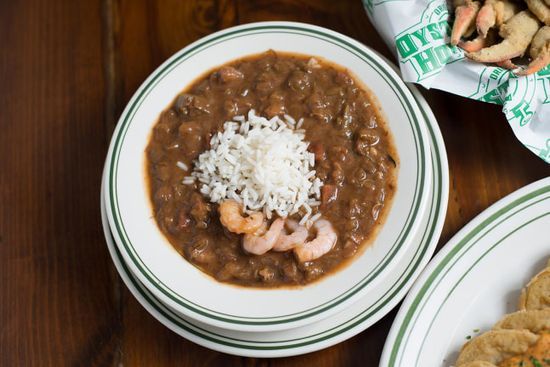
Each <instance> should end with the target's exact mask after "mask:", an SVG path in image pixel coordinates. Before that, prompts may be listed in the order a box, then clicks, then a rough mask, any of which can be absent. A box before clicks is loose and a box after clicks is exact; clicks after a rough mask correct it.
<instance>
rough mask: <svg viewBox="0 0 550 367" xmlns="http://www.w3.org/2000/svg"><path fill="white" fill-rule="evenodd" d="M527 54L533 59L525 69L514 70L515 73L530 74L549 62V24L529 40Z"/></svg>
mask: <svg viewBox="0 0 550 367" xmlns="http://www.w3.org/2000/svg"><path fill="white" fill-rule="evenodd" d="M529 55H530V56H531V58H532V59H533V61H531V62H530V63H529V65H528V66H527V68H525V69H521V70H519V71H518V72H516V75H530V74H534V73H536V72H537V71H539V70H541V69H542V68H544V67H545V66H546V65H548V64H549V63H550V26H544V27H542V28H541V29H539V31H538V32H537V34H535V37H533V42H531V47H530V48H529Z"/></svg>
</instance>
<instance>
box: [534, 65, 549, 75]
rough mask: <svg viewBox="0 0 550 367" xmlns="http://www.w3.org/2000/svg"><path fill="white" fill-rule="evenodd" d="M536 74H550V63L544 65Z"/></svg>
mask: <svg viewBox="0 0 550 367" xmlns="http://www.w3.org/2000/svg"><path fill="white" fill-rule="evenodd" d="M537 74H538V76H547V75H550V65H548V66H546V67H545V68H544V69H541V70H540V71H539V72H538V73H537Z"/></svg>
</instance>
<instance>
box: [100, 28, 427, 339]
mask: <svg viewBox="0 0 550 367" xmlns="http://www.w3.org/2000/svg"><path fill="white" fill-rule="evenodd" d="M257 27H260V28H263V29H269V30H273V29H276V28H277V27H288V28H292V29H294V30H295V31H296V32H306V33H307V32H316V33H318V32H321V33H323V35H324V36H326V37H331V38H332V40H333V41H334V42H338V43H343V44H347V45H351V46H353V47H355V48H356V49H357V50H359V51H361V52H362V54H363V56H365V57H368V58H370V59H371V61H373V60H374V61H373V62H376V63H377V64H378V67H377V69H378V70H379V72H384V73H386V74H387V75H388V78H390V79H391V80H393V82H394V83H395V84H391V83H389V84H390V86H391V88H392V89H393V90H394V92H395V91H400V92H401V93H402V98H403V101H404V102H405V103H407V104H409V109H408V113H411V119H412V121H416V129H417V131H416V134H418V136H417V137H416V139H418V140H419V141H418V143H417V147H418V148H420V153H419V154H420V155H419V159H420V160H421V162H420V163H418V167H419V171H418V179H419V181H420V184H418V185H417V189H418V195H417V196H416V197H415V200H414V201H413V208H412V211H413V212H414V211H416V213H417V214H418V213H423V214H424V215H425V212H426V210H427V206H428V203H427V201H428V200H427V198H426V192H425V191H426V190H425V189H424V188H423V186H425V185H424V184H423V180H424V179H425V178H426V177H425V176H427V175H428V174H429V173H430V170H431V166H430V165H429V164H428V163H426V162H428V159H429V157H428V159H426V157H427V156H428V155H429V154H430V153H429V145H430V144H424V142H425V141H429V139H427V140H425V137H426V135H427V132H426V131H425V130H426V129H425V127H423V126H422V125H423V124H421V123H420V124H419V123H418V122H417V120H418V119H420V117H419V116H420V115H421V114H418V113H416V112H418V111H420V109H419V108H418V106H417V104H416V103H415V100H414V97H413V96H412V95H409V94H410V91H409V90H408V89H407V88H406V86H405V84H404V83H403V82H402V80H401V79H400V78H399V77H398V75H397V74H396V73H395V71H394V70H393V69H391V67H388V66H387V65H385V64H384V63H385V62H387V61H385V60H383V59H382V58H380V56H378V55H377V54H376V53H375V52H373V50H371V49H370V48H368V47H366V46H365V45H362V44H360V43H358V42H357V41H355V40H353V39H351V38H349V37H347V36H344V35H342V34H340V33H338V32H334V31H331V30H329V29H326V28H322V27H317V26H312V25H308V24H304V23H295V22H259V23H251V24H246V25H241V26H237V27H232V28H229V29H226V30H223V31H220V32H216V33H214V34H212V35H210V36H207V37H205V38H203V39H200V40H198V41H197V42H195V43H193V44H191V45H189V46H187V47H185V48H184V49H182V50H180V51H179V52H177V53H176V54H175V55H173V56H172V57H170V58H169V59H168V60H167V61H166V62H165V63H163V64H162V65H161V66H160V67H159V68H157V70H155V71H154V72H153V73H152V74H151V75H150V76H149V77H148V78H147V80H146V81H145V82H144V83H143V84H142V85H141V86H140V88H139V89H138V90H137V91H136V93H135V94H134V96H133V97H132V99H131V100H130V102H129V103H128V105H127V106H126V108H125V110H124V112H123V114H122V115H121V117H120V120H119V124H118V125H117V128H116V130H115V132H114V134H113V139H112V141H111V144H110V148H109V154H108V157H107V160H108V162H109V164H110V165H112V164H114V162H115V161H116V159H113V158H114V157H113V151H114V150H115V144H114V143H113V142H114V141H116V140H117V139H118V138H119V135H120V133H121V131H122V129H123V128H124V126H123V125H124V124H122V123H120V122H121V121H125V119H126V118H128V117H129V114H130V112H131V109H132V106H133V105H134V104H136V103H137V102H138V100H139V96H140V95H141V94H142V93H143V92H145V91H147V89H148V88H149V84H150V83H151V82H152V81H153V80H154V79H155V78H156V77H158V76H159V75H160V73H161V72H162V71H163V70H164V69H165V68H167V67H168V66H169V65H171V64H172V63H173V62H174V61H175V60H177V59H178V58H179V57H181V56H182V55H185V52H187V51H188V50H193V49H195V48H197V47H198V46H199V45H202V44H207V43H209V42H212V41H213V40H215V39H217V38H218V37H225V36H227V35H229V34H232V33H234V32H242V33H244V34H246V35H250V34H253V33H254V32H255V31H256V29H257ZM351 46H350V47H351ZM359 51H357V52H359ZM411 104H412V106H411ZM130 120H131V119H130ZM418 148H417V149H418ZM115 158H116V157H115ZM108 177H109V182H110V185H106V186H107V188H106V191H109V192H108V195H109V197H110V198H111V199H112V197H111V195H112V194H113V191H112V189H111V190H109V186H112V182H111V179H112V175H111V174H110V173H109V172H108ZM115 185H116V183H115ZM115 191H116V190H115ZM110 201H111V203H109V202H108V205H107V206H108V215H109V222H110V223H111V224H112V223H115V229H116V231H113V232H114V236H115V238H116V239H117V246H119V247H121V246H120V242H119V241H118V240H122V242H123V243H124V245H123V246H122V248H121V252H122V255H123V257H124V258H125V260H126V261H127V262H128V264H129V266H130V267H131V268H132V270H134V274H136V275H137V276H138V278H139V279H140V281H141V282H142V283H143V284H144V285H145V286H146V287H147V288H148V289H149V290H151V291H152V292H153V293H154V294H155V295H156V296H157V297H158V298H160V299H163V301H165V302H167V303H170V304H171V305H174V306H175V308H176V309H177V310H178V311H181V312H182V313H184V314H186V315H187V316H189V317H192V318H194V319H197V320H199V321H202V322H206V323H209V324H211V325H216V326H221V327H227V326H228V324H229V325H230V326H231V327H232V328H235V329H237V328H238V329H240V330H260V329H261V328H265V327H267V326H271V328H269V330H275V327H273V326H274V325H275V326H278V327H277V328H278V329H279V328H290V327H294V326H298V324H300V325H302V324H305V323H307V322H313V321H315V320H317V319H319V318H322V317H326V316H328V312H329V311H331V310H332V311H333V312H336V311H337V310H338V309H340V308H343V307H344V306H345V305H347V304H349V303H350V302H352V301H354V300H355V299H356V297H357V296H355V295H356V294H357V293H360V292H361V291H362V290H364V289H365V287H367V286H368V285H369V283H370V282H371V281H373V280H374V279H376V276H375V275H378V273H382V272H383V271H384V269H383V268H381V264H382V263H384V265H387V264H390V263H393V261H394V260H392V259H391V258H388V257H391V256H390V255H395V254H398V255H399V254H402V253H403V250H402V249H403V247H405V246H404V245H405V244H407V240H406V237H407V236H403V238H401V239H400V241H401V242H400V243H399V244H398V246H397V248H396V249H395V250H393V249H392V250H391V251H390V252H389V253H388V254H387V255H386V258H388V259H387V260H386V258H384V259H383V260H382V261H381V263H379V264H378V265H377V267H376V268H375V270H376V272H375V274H374V275H372V276H371V275H370V274H369V277H370V278H369V277H365V278H363V280H362V281H360V282H359V283H358V284H359V285H354V286H353V287H351V288H349V289H348V290H347V291H346V292H343V293H342V294H339V295H338V296H336V297H334V298H332V299H331V300H330V301H328V302H326V303H325V304H321V305H316V306H314V307H312V308H310V309H308V310H302V311H300V312H298V313H296V314H290V315H281V316H270V317H268V318H246V317H242V316H240V315H226V314H221V313H219V312H217V311H214V310H205V309H204V307H202V306H200V305H196V304H193V302H191V301H189V300H186V299H185V298H183V297H182V296H181V295H177V294H176V293H175V292H173V291H172V292H171V293H170V292H169V291H170V289H165V287H166V286H164V287H163V286H162V282H161V281H160V280H158V279H157V280H156V281H154V280H151V279H150V278H149V274H147V272H144V270H143V268H142V265H143V262H142V261H141V264H139V262H138V263H136V262H135V259H134V258H133V255H132V253H131V251H129V250H128V248H127V243H126V241H125V239H124V235H123V234H122V233H116V232H117V231H119V230H120V229H119V228H117V220H118V221H120V220H121V219H120V217H119V216H118V215H116V213H113V211H114V208H115V207H116V205H114V204H113V203H112V200H110ZM109 204H110V205H109ZM409 215H410V216H411V212H410V213H409ZM411 217H414V215H412V216H411ZM409 222H412V224H410V223H408V224H407V226H408V227H407V226H405V227H404V228H403V229H406V230H407V231H409V235H410V233H415V232H417V231H418V226H417V225H416V224H415V222H416V221H414V220H412V219H410V220H409ZM396 242H398V241H396ZM134 251H135V250H134ZM397 257H399V256H397ZM128 260H131V261H128ZM134 268H136V269H137V270H139V271H137V272H136V271H135V270H136V269H134ZM373 272H374V271H373ZM153 275H154V274H153ZM366 278H369V279H367V280H365V279H366ZM354 297H355V298H354ZM182 300H183V301H182ZM189 303H191V305H189ZM265 330H267V329H265Z"/></svg>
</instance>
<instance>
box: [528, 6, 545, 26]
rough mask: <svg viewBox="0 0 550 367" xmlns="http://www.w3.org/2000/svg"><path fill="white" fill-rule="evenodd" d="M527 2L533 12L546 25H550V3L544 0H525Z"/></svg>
mask: <svg viewBox="0 0 550 367" xmlns="http://www.w3.org/2000/svg"><path fill="white" fill-rule="evenodd" d="M525 2H526V3H527V7H528V8H529V10H531V13H533V14H535V15H536V16H537V18H539V20H540V21H541V22H543V23H544V24H545V25H550V5H548V4H545V2H544V1H542V0H525Z"/></svg>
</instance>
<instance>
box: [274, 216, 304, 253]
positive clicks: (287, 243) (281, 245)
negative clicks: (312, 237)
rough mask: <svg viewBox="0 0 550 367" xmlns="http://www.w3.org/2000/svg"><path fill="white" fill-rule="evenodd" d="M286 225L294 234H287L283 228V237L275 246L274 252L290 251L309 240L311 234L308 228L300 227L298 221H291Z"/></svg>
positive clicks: (280, 237)
mask: <svg viewBox="0 0 550 367" xmlns="http://www.w3.org/2000/svg"><path fill="white" fill-rule="evenodd" d="M286 225H287V228H288V229H289V230H290V231H292V233H290V234H287V233H286V231H285V229H284V228H283V230H282V231H281V235H280V236H279V238H278V239H277V242H276V243H275V245H274V246H273V251H281V252H282V251H288V250H290V249H292V248H294V247H296V246H298V245H301V244H303V243H304V242H305V241H306V240H307V236H308V235H309V232H308V230H307V228H306V227H304V226H301V225H299V224H298V222H297V221H295V220H291V219H289V220H287V221H286Z"/></svg>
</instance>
